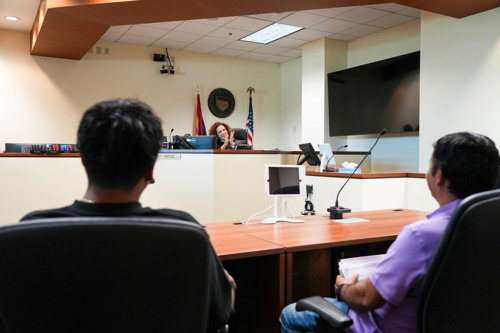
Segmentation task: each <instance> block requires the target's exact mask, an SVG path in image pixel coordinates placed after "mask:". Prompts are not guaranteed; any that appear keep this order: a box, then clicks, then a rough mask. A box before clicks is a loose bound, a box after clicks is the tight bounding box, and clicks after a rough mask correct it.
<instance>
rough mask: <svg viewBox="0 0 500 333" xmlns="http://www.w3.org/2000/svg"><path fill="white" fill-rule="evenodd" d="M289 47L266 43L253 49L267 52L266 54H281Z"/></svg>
mask: <svg viewBox="0 0 500 333" xmlns="http://www.w3.org/2000/svg"><path fill="white" fill-rule="evenodd" d="M286 50H287V49H286V48H285V47H279V46H274V45H270V44H268V45H264V46H261V47H259V48H257V49H255V50H253V52H256V53H265V54H280V53H283V52H285V51H286Z"/></svg>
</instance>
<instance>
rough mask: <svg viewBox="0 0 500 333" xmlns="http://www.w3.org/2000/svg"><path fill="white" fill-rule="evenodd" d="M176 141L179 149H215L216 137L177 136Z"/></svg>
mask: <svg viewBox="0 0 500 333" xmlns="http://www.w3.org/2000/svg"><path fill="white" fill-rule="evenodd" d="M174 141H175V142H174V147H175V148H179V149H215V135H184V136H179V135H175V136H174Z"/></svg>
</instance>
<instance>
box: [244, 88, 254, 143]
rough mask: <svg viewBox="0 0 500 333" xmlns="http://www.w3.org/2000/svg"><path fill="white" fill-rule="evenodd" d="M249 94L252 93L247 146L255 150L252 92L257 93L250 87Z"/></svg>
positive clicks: (249, 104) (249, 107)
mask: <svg viewBox="0 0 500 333" xmlns="http://www.w3.org/2000/svg"><path fill="white" fill-rule="evenodd" d="M247 92H248V93H250V96H249V98H248V99H249V101H248V118H247V124H246V126H245V129H246V131H247V145H251V146H252V147H251V148H250V149H252V150H253V135H254V130H253V106H252V92H255V88H254V87H248V89H247Z"/></svg>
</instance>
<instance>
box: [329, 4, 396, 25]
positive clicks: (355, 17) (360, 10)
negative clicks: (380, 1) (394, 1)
mask: <svg viewBox="0 0 500 333" xmlns="http://www.w3.org/2000/svg"><path fill="white" fill-rule="evenodd" d="M387 14H389V13H388V12H386V11H384V10H378V9H375V8H369V7H356V8H354V9H353V10H350V11H348V12H345V13H343V14H341V15H339V16H337V18H338V19H341V20H346V21H351V22H356V23H366V22H368V21H373V20H376V19H378V18H380V17H382V16H385V15H387Z"/></svg>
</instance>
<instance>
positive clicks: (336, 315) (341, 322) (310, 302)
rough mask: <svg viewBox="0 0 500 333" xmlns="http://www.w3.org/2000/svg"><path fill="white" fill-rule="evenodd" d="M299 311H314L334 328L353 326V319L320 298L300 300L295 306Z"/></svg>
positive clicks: (313, 297)
mask: <svg viewBox="0 0 500 333" xmlns="http://www.w3.org/2000/svg"><path fill="white" fill-rule="evenodd" d="M295 309H296V310H297V311H305V310H309V311H313V312H316V313H317V314H318V315H319V316H320V317H321V318H323V319H324V320H326V321H327V322H328V323H329V324H330V325H331V326H332V327H334V328H344V327H349V326H351V325H352V319H351V318H350V317H349V316H348V315H347V314H346V313H345V312H343V311H342V310H340V309H339V308H337V307H336V306H335V305H333V304H331V303H328V302H327V301H325V300H324V299H323V297H320V296H312V297H307V298H303V299H301V300H299V301H298V302H297V304H296V305H295Z"/></svg>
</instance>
